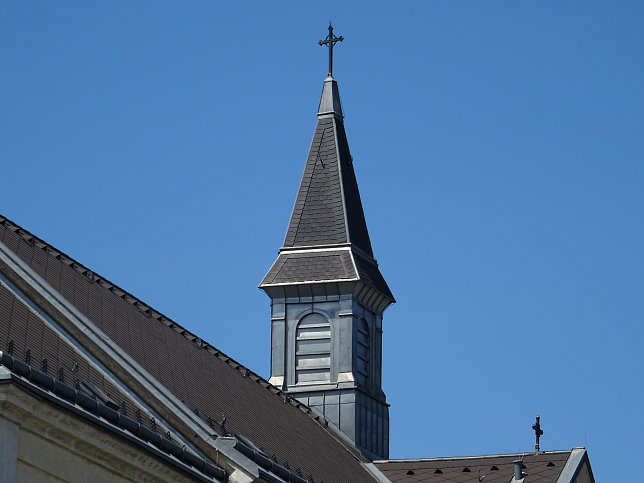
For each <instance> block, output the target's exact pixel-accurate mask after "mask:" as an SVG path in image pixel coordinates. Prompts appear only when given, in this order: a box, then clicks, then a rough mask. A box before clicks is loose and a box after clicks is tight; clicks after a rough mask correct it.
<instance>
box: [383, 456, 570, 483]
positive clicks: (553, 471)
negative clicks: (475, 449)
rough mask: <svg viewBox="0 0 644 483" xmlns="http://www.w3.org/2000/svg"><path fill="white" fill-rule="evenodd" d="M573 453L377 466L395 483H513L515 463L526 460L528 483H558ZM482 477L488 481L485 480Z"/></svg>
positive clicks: (428, 460)
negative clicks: (477, 482) (479, 482)
mask: <svg viewBox="0 0 644 483" xmlns="http://www.w3.org/2000/svg"><path fill="white" fill-rule="evenodd" d="M570 453H571V451H570V450H566V451H547V452H543V453H539V454H525V453H517V454H507V455H490V456H480V457H466V458H458V457H456V458H431V459H418V460H386V461H374V464H375V466H376V467H377V468H378V469H379V470H380V471H381V472H382V473H383V474H384V475H385V476H386V477H387V478H389V480H391V481H392V482H393V483H466V482H471V481H483V482H485V483H509V482H510V481H511V480H512V477H513V475H514V463H513V462H514V461H515V460H519V459H522V460H523V465H524V470H523V471H524V472H525V473H527V474H528V478H526V481H529V482H530V483H555V482H556V481H557V479H558V477H559V475H560V474H561V471H562V470H563V467H564V465H565V464H566V461H567V460H568V457H569V456H570ZM481 477H484V478H483V479H482V480H481V479H480V478H481Z"/></svg>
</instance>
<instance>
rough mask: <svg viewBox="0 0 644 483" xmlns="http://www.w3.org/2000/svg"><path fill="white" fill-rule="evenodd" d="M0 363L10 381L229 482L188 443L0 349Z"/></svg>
mask: <svg viewBox="0 0 644 483" xmlns="http://www.w3.org/2000/svg"><path fill="white" fill-rule="evenodd" d="M0 366H4V367H5V368H6V369H7V370H8V371H10V374H11V377H10V380H11V381H12V382H14V383H16V384H17V385H18V386H20V387H22V388H23V389H26V390H28V391H29V392H31V393H34V394H36V395H37V396H39V397H41V398H43V399H46V400H48V401H50V402H52V403H53V404H55V405H57V406H60V407H62V408H64V409H66V410H67V411H70V412H72V413H74V414H76V415H78V416H80V417H82V418H83V419H86V420H89V421H90V422H92V423H93V424H96V425H98V426H100V427H101V428H103V429H106V430H108V431H109V432H111V433H113V434H116V435H117V436H119V437H121V438H123V439H126V440H127V441H129V442H130V443H133V444H135V445H136V446H138V447H140V448H142V449H144V450H145V451H148V452H151V453H152V454H154V455H155V456H156V457H157V458H160V459H162V460H164V461H165V462H167V463H169V464H171V465H173V466H175V467H177V468H178V469H180V470H181V471H183V472H186V473H188V474H189V475H190V476H192V477H193V478H196V479H198V480H199V481H203V482H212V481H213V478H216V480H217V481H228V476H227V475H226V472H225V471H224V470H223V468H221V467H219V466H217V465H215V464H213V463H211V462H209V461H207V460H205V459H203V458H201V457H199V456H197V455H195V454H194V453H190V452H188V451H186V449H185V446H184V447H182V446H179V445H178V444H176V443H174V442H173V441H170V440H169V439H167V438H164V437H163V436H161V435H160V434H158V433H155V432H154V431H152V430H150V429H148V428H146V427H145V426H143V425H142V424H141V423H139V422H138V421H136V420H135V419H132V418H130V417H129V416H125V415H124V414H121V413H120V412H118V411H115V410H114V409H112V408H110V407H108V406H107V405H106V404H103V403H102V402H100V401H97V400H96V399H94V398H92V397H90V396H88V395H86V394H84V393H82V392H80V391H78V390H76V389H74V388H73V387H71V386H68V385H67V384H64V383H62V382H60V381H58V380H56V379H54V378H53V377H51V376H50V375H49V374H45V373H44V372H41V371H39V370H37V369H34V368H33V367H31V366H30V365H28V364H25V363H24V362H22V361H20V360H18V359H16V358H15V357H13V356H11V355H10V354H7V353H6V352H3V351H0ZM4 381H7V379H4Z"/></svg>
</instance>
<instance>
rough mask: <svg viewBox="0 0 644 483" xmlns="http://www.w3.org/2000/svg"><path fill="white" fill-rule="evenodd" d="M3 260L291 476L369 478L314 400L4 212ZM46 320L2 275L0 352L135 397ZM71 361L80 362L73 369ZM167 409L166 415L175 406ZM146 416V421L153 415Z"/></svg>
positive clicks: (160, 387)
mask: <svg viewBox="0 0 644 483" xmlns="http://www.w3.org/2000/svg"><path fill="white" fill-rule="evenodd" d="M0 262H1V263H0V271H1V272H2V273H3V274H4V275H5V276H6V277H8V278H9V279H10V280H12V283H15V284H16V286H17V287H18V288H19V289H20V285H21V284H22V283H23V280H22V279H21V277H23V278H26V277H27V275H24V274H30V276H31V277H32V279H33V283H34V284H36V285H37V286H39V287H40V288H41V289H44V290H45V291H46V292H47V293H49V294H51V295H52V296H53V297H54V298H55V299H56V300H57V303H58V304H62V305H68V306H69V308H70V310H72V311H74V312H77V313H78V316H79V318H80V319H82V321H83V323H84V324H85V326H84V330H85V331H86V332H88V333H92V334H99V335H100V336H101V337H103V340H104V341H105V343H106V344H108V345H109V346H110V347H111V349H112V350H114V351H116V352H118V353H124V357H127V358H131V359H132V360H133V362H134V363H135V366H136V367H139V368H140V370H141V373H142V374H145V377H147V378H149V379H148V381H149V382H150V384H151V385H153V386H155V387H154V389H156V390H157V391H161V392H167V393H169V394H170V395H171V396H172V397H173V398H174V400H176V403H177V405H178V407H182V408H183V409H184V410H185V411H186V412H187V413H189V414H193V415H194V417H195V418H197V419H198V420H200V421H201V423H203V424H205V425H206V427H207V428H208V431H209V432H210V433H212V434H213V436H214V437H215V438H225V437H231V436H234V435H235V436H239V437H240V438H241V439H240V441H246V442H247V443H248V444H247V445H246V446H244V443H243V442H242V443H241V445H242V446H244V447H245V448H248V447H251V448H255V449H256V452H257V453H259V454H260V456H258V458H260V459H261V458H263V460H262V461H264V463H267V464H270V465H274V466H275V467H277V468H282V471H284V468H287V469H289V471H290V472H291V473H292V478H293V481H295V479H296V478H297V477H300V475H301V478H302V481H304V480H306V479H307V478H309V479H311V480H312V481H318V482H319V481H338V482H340V481H373V479H372V477H371V475H370V474H369V472H368V471H367V470H366V469H365V468H364V467H363V465H362V463H364V462H366V460H365V458H364V457H363V456H362V455H360V453H359V452H358V451H357V450H356V449H355V448H354V447H353V446H352V445H351V444H349V443H347V442H345V441H344V440H343V439H342V438H341V437H339V436H338V435H337V434H336V433H335V431H334V430H333V429H331V428H329V427H327V424H326V421H325V420H324V419H323V418H322V417H320V416H318V415H317V414H315V413H314V412H312V410H311V409H309V408H308V407H306V406H305V405H303V404H301V403H298V402H297V401H295V400H293V399H292V398H290V397H289V396H287V395H286V394H283V393H282V392H281V391H280V390H279V389H278V388H276V387H274V386H272V385H271V384H269V383H268V382H267V381H266V380H265V379H264V378H262V377H260V376H259V375H257V374H256V373H254V372H253V371H251V370H249V369H248V368H246V367H244V366H243V365H241V364H240V363H238V362H236V361H234V360H233V359H231V358H230V357H228V356H227V355H226V354H224V353H223V352H221V351H220V350H219V349H218V348H216V347H214V346H213V345H211V344H210V343H209V342H208V341H205V340H203V339H201V338H200V337H198V336H197V335H195V334H193V333H191V332H190V331H189V330H187V329H186V328H184V327H182V326H181V325H180V324H178V323H177V322H175V321H173V320H171V319H170V318H169V317H166V316H165V315H163V314H161V313H159V312H157V311H156V310H154V309H153V308H152V307H150V306H149V305H148V304H146V303H144V302H143V301H141V300H139V299H138V298H136V297H135V296H134V295H132V294H130V293H128V292H127V291H125V290H123V289H121V288H120V287H118V286H117V285H116V284H114V283H112V282H110V281H108V280H106V279H105V278H104V277H102V276H100V275H99V274H97V273H95V272H94V271H92V270H91V269H89V268H88V267H86V266H84V265H82V264H81V263H79V262H78V261H76V260H74V259H73V258H71V257H70V256H68V255H66V254H65V253H63V252H62V251H60V250H58V249H56V248H54V247H53V246H51V245H50V244H48V243H47V242H45V241H44V240H43V239H41V238H39V237H36V236H35V235H33V234H31V233H30V232H28V231H27V230H25V229H23V228H21V227H20V226H18V225H17V224H15V223H14V222H12V221H10V220H8V219H6V218H4V217H1V216H0ZM10 264H11V265H12V266H15V267H21V269H20V270H19V271H23V272H24V273H23V275H16V271H17V270H18V269H15V270H11V269H10V268H9V265H10ZM23 291H24V293H29V292H28V291H27V290H26V289H24V290H23ZM33 298H36V297H35V296H34V297H33ZM45 315H46V314H45ZM46 325H47V324H45V323H44V321H43V316H42V315H39V314H38V313H34V311H33V310H28V308H27V307H26V306H24V303H22V302H21V301H20V300H17V299H16V297H15V295H12V294H11V293H9V291H8V290H7V286H6V285H5V287H4V288H3V289H2V290H0V350H2V351H5V352H6V351H7V350H8V348H9V347H10V348H11V352H12V354H14V355H15V356H16V357H17V358H18V359H20V360H23V361H24V360H25V359H28V361H29V364H30V365H32V366H33V367H34V368H42V366H43V364H45V366H48V371H49V372H51V373H52V374H59V371H60V370H61V369H62V370H63V371H64V373H65V374H66V375H67V378H68V379H67V380H68V381H72V382H71V383H72V385H73V381H74V379H79V380H88V381H90V382H92V384H93V385H94V386H95V387H97V388H98V389H100V390H101V391H102V392H103V393H106V394H107V393H108V394H110V398H111V399H113V400H114V402H115V404H116V405H117V406H119V407H120V406H121V405H123V407H126V408H128V407H130V408H133V407H134V406H132V403H131V398H130V397H128V396H127V395H126V394H125V393H123V391H120V390H119V389H118V388H117V387H115V386H114V385H113V384H111V383H110V382H109V381H107V380H106V379H105V378H104V377H102V376H101V375H100V374H99V373H97V372H96V371H93V370H92V369H91V366H92V364H90V363H89V361H86V357H85V356H84V355H83V353H84V351H82V350H80V347H82V346H86V349H88V350H91V349H92V347H91V344H90V343H89V342H88V341H87V340H86V339H85V337H83V335H82V334H77V335H76V337H75V343H77V344H79V345H78V346H77V348H76V349H74V346H73V345H72V346H70V345H69V344H67V343H61V340H60V339H61V338H60V336H59V333H57V332H56V331H55V330H51V327H49V328H47V327H46ZM92 353H94V354H95V355H96V357H99V359H100V362H101V364H103V365H105V366H108V367H110V368H112V370H113V371H114V373H115V374H116V375H117V376H118V375H119V374H120V375H121V376H122V377H123V378H124V379H127V374H125V373H124V372H123V371H127V368H124V367H118V362H115V361H113V360H109V359H110V358H109V356H107V355H102V356H99V355H98V354H96V353H95V352H94V351H92ZM44 361H47V362H44ZM76 362H78V364H76ZM73 367H76V368H77V370H78V371H79V372H78V373H71V372H70V368H73ZM125 392H127V391H125ZM157 410H159V411H162V409H160V408H157ZM132 411H133V410H132V409H130V412H129V414H130V415H132V414H133V412H132ZM224 415H225V422H224V423H223V424H222V421H223V417H224ZM166 417H167V419H168V420H169V421H172V415H171V414H166ZM143 419H144V420H146V421H149V416H145V415H144V418H143ZM203 424H202V425H203ZM148 426H149V424H148ZM159 430H160V428H159ZM173 430H174V428H173ZM178 432H180V431H178ZM187 437H188V438H189V439H190V437H191V435H188V436H187Z"/></svg>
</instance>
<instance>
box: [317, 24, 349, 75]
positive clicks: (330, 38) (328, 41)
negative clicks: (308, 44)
mask: <svg viewBox="0 0 644 483" xmlns="http://www.w3.org/2000/svg"><path fill="white" fill-rule="evenodd" d="M343 40H344V37H342V36H340V37H336V36H335V35H333V26H332V25H331V22H329V35H327V36H326V38H325V39H324V40H320V41H318V45H326V46H327V47H328V48H329V75H331V76H332V75H333V46H334V45H335V44H336V43H338V42H342V41H343Z"/></svg>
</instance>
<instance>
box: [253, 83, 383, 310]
mask: <svg viewBox="0 0 644 483" xmlns="http://www.w3.org/2000/svg"><path fill="white" fill-rule="evenodd" d="M322 106H326V108H324V109H323V107H322ZM329 106H336V107H335V108H334V109H335V110H332V111H328V109H330V107H329ZM339 106H340V100H339V93H338V89H337V83H336V81H335V79H333V78H332V77H330V76H329V77H328V78H327V79H326V80H325V82H324V89H323V93H322V100H321V101H320V112H319V113H318V120H317V124H316V126H315V133H314V135H313V141H312V142H311V149H310V150H309V154H308V158H307V160H306V165H305V167H304V174H303V175H302V181H301V183H300V188H299V190H298V193H297V198H296V201H295V206H294V207H293V213H292V214H291V219H290V222H289V225H288V229H287V231H286V238H285V240H284V247H283V249H282V250H281V251H280V254H279V255H278V258H277V260H276V261H275V263H274V264H273V266H272V267H271V269H270V270H269V272H268V274H267V275H266V277H264V280H262V282H261V284H260V287H264V286H267V285H276V284H291V283H309V282H320V281H328V280H355V279H356V278H357V279H360V280H362V281H364V282H365V283H366V284H367V285H370V286H372V287H374V288H376V289H378V290H379V291H380V292H382V293H383V294H384V295H385V296H386V297H388V298H389V299H391V301H394V297H393V295H392V293H391V291H390V290H389V287H388V286H387V283H386V282H385V279H384V278H383V276H382V274H381V273H380V270H379V268H378V264H377V263H376V261H375V260H374V258H373V250H372V248H371V241H370V239H369V232H368V230H367V223H366V221H365V216H364V212H363V209H362V201H361V200H360V191H359V190H358V182H357V180H356V175H355V171H354V169H353V161H352V158H351V153H350V152H349V144H348V142H347V135H346V133H345V130H344V122H343V121H342V114H341V110H340V108H339ZM325 109H326V110H325ZM327 111H328V112H327ZM338 245H346V246H350V247H351V248H352V250H351V257H353V258H354V259H355V265H356V267H357V269H358V273H357V274H356V273H355V268H354V267H353V263H351V266H349V264H348V262H349V261H350V260H348V257H347V255H342V256H340V252H341V250H340V249H339V248H340V247H338V251H337V252H335V253H333V254H330V253H324V254H323V253H321V252H320V253H315V254H312V253H310V252H307V253H306V254H302V255H296V253H297V249H302V250H306V249H309V248H311V247H329V246H331V247H333V246H338ZM353 248H355V249H356V250H353ZM356 253H357V254H360V253H362V254H363V255H365V256H359V255H356ZM357 258H359V260H357ZM325 264H328V265H327V266H325Z"/></svg>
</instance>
